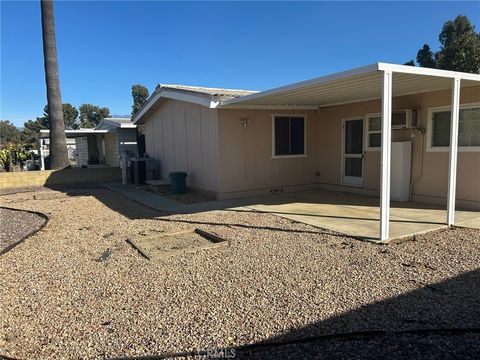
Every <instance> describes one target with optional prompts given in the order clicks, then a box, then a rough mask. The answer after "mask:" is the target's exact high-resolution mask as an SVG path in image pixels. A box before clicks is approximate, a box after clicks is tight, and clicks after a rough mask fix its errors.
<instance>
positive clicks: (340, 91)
mask: <svg viewBox="0 0 480 360" xmlns="http://www.w3.org/2000/svg"><path fill="white" fill-rule="evenodd" d="M384 72H391V73H392V74H393V85H392V88H393V96H403V95H410V94H419V93H425V92H433V91H440V90H449V89H451V88H452V79H460V80H461V86H462V87H467V86H475V85H480V75H478V74H468V73H462V72H458V71H448V70H440V69H429V68H423V67H415V66H407V65H396V64H387V63H381V62H379V63H375V64H371V65H367V66H362V67H359V68H354V69H351V70H347V71H342V72H338V73H335V74H331V75H326V76H322V77H317V78H314V79H311V80H306V81H302V82H298V83H293V84H290V85H286V86H281V87H278V88H273V89H270V90H266V91H260V92H256V91H248V90H232V89H219V88H205V87H197V86H186V85H159V86H157V88H156V90H155V92H154V93H153V94H152V96H150V98H149V99H148V100H147V101H146V102H145V104H144V106H143V107H142V108H141V109H140V111H139V112H138V113H137V114H136V115H135V117H134V118H133V121H134V122H135V123H137V122H139V121H140V119H141V118H142V116H143V115H144V114H145V113H146V112H148V110H149V109H150V108H151V107H152V106H153V105H154V104H155V103H156V102H157V101H158V100H159V99H160V98H171V99H176V100H181V101H187V102H192V103H197V104H200V105H203V106H206V107H208V108H227V109H228V108H255V109H261V108H268V109H270V108H272V109H280V108H281V109H318V108H320V107H326V106H334V105H339V104H346V103H353V102H359V101H366V100H373V99H380V98H381V93H382V76H383V73H384Z"/></svg>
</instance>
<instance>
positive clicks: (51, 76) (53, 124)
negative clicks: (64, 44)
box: [40, 0, 70, 169]
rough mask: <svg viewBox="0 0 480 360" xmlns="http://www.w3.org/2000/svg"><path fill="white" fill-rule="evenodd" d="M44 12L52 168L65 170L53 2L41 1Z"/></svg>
mask: <svg viewBox="0 0 480 360" xmlns="http://www.w3.org/2000/svg"><path fill="white" fill-rule="evenodd" d="M40 6H41V12H42V38H43V59H44V67H45V83H46V86H47V100H48V114H49V120H50V167H51V168H52V169H63V168H66V167H68V166H70V161H69V160H68V150H67V140H66V138H65V123H64V122H63V111H62V97H61V95H60V80H59V77H58V60H57V44H56V38H55V19H54V16H53V1H52V0H40Z"/></svg>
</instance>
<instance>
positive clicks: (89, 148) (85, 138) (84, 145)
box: [38, 118, 138, 170]
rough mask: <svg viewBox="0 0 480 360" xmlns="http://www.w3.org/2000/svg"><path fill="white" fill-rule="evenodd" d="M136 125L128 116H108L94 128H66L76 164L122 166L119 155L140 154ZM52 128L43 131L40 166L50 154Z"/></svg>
mask: <svg viewBox="0 0 480 360" xmlns="http://www.w3.org/2000/svg"><path fill="white" fill-rule="evenodd" d="M136 127H137V126H136V125H135V124H133V123H132V121H131V120H130V119H129V118H105V119H103V120H102V121H101V122H100V123H99V124H98V125H97V126H96V127H95V128H94V129H78V130H65V135H66V137H67V149H68V154H69V158H70V161H71V164H72V166H73V167H119V166H120V160H119V159H120V154H122V153H124V152H127V153H129V154H130V155H132V156H133V155H137V153H138V151H137V135H136ZM49 136H50V131H49V130H40V133H39V135H38V148H39V149H40V154H41V157H40V158H41V164H42V165H41V168H42V170H44V169H45V167H46V166H45V162H46V161H45V160H46V159H47V157H48V153H49V143H50V139H49Z"/></svg>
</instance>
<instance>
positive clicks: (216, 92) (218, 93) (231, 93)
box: [155, 84, 257, 98]
mask: <svg viewBox="0 0 480 360" xmlns="http://www.w3.org/2000/svg"><path fill="white" fill-rule="evenodd" d="M158 89H161V90H162V89H163V90H180V91H184V92H192V93H197V94H204V95H211V96H212V97H217V98H237V97H239V96H245V95H249V94H254V93H256V92H257V91H253V90H240V89H223V88H212V87H202V86H189V85H172V84H158V85H157V87H156V89H155V91H157V90H158Z"/></svg>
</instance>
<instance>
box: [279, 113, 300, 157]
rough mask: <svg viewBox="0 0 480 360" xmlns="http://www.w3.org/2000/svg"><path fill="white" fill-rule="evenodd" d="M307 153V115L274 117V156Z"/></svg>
mask: <svg viewBox="0 0 480 360" xmlns="http://www.w3.org/2000/svg"><path fill="white" fill-rule="evenodd" d="M302 155H305V116H298V115H295V116H282V115H278V116H274V117H273V156H274V157H275V156H302Z"/></svg>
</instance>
